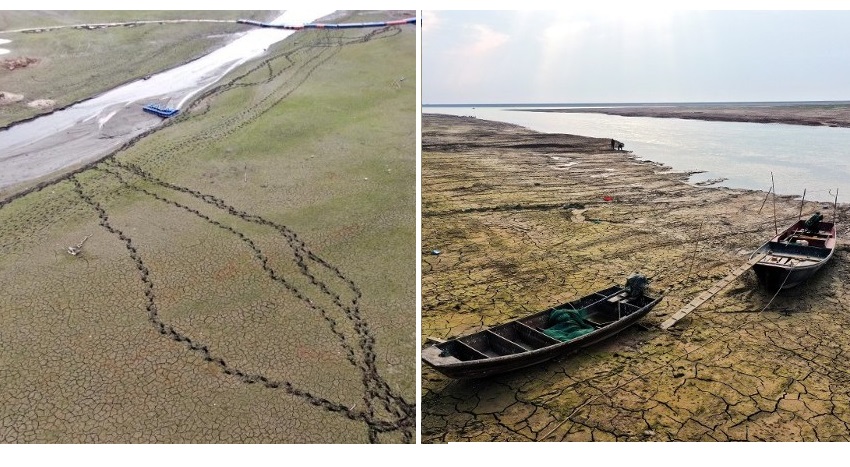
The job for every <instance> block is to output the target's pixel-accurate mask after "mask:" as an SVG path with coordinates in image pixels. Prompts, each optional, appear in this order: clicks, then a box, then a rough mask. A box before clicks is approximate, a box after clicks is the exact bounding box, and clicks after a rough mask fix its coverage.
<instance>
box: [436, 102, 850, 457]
mask: <svg viewBox="0 0 850 467" xmlns="http://www.w3.org/2000/svg"><path fill="white" fill-rule="evenodd" d="M422 164H423V167H422V193H423V195H422V242H423V246H422V248H423V256H422V307H423V310H422V331H423V336H422V341H421V342H420V343H421V344H424V343H425V339H426V338H428V337H436V338H448V337H454V336H457V335H460V334H465V333H468V332H471V331H474V330H477V329H480V328H482V327H484V326H490V325H493V324H495V323H499V322H503V321H506V320H508V319H510V318H514V317H519V316H521V315H525V314H528V313H531V312H533V311H537V310H540V309H543V308H546V307H547V306H549V305H552V304H556V303H562V302H566V301H569V300H571V299H573V298H576V297H579V296H582V295H585V294H587V293H589V292H590V291H593V290H598V289H602V288H604V287H606V286H608V285H611V284H614V283H622V282H624V281H625V279H626V277H627V276H628V275H629V274H630V273H632V272H635V271H639V272H641V273H643V274H646V275H648V276H649V277H651V278H652V279H653V282H652V287H653V289H654V290H655V291H656V293H657V292H659V291H663V290H666V291H667V293H666V296H665V298H664V300H663V301H662V302H661V304H659V305H658V306H657V307H656V308H655V309H654V310H653V311H652V312H651V313H650V314H649V315H648V316H647V317H646V318H645V319H644V320H642V324H643V325H644V326H645V329H644V328H641V327H634V328H632V329H630V330H627V331H625V332H623V333H622V334H620V335H619V336H617V337H615V338H613V339H611V340H609V341H607V342H604V343H601V344H599V345H596V346H593V347H590V348H588V349H585V350H583V351H581V352H579V353H577V354H573V355H570V356H567V357H563V358H560V359H558V360H555V361H552V362H550V363H547V364H543V365H539V366H536V367H532V368H528V369H524V370H520V371H517V372H514V373H510V374H506V375H503V376H498V377H494V378H490V379H487V380H471V381H455V380H451V379H448V378H446V377H444V376H442V375H440V374H439V373H437V372H435V371H433V370H432V369H429V368H428V367H427V366H425V367H423V370H422V386H423V390H422V416H423V419H422V440H423V442H426V443H442V442H451V441H532V440H533V441H590V440H595V441H604V440H634V441H671V440H680V441H707V440H719V441H728V440H771V441H799V440H810V441H813V440H821V441H825V440H847V439H848V438H850V436H848V428H850V402H848V401H850V398H848V392H850V389H848V382H850V372H848V370H846V366H845V362H846V361H847V358H848V357H849V356H850V337H848V336H847V334H846V332H845V329H846V328H847V326H848V325H850V314H848V311H850V293H848V290H847V288H846V285H845V284H847V283H848V281H850V267H848V265H847V259H848V249H847V247H846V246H845V244H844V242H845V241H846V239H847V236H848V229H847V227H846V226H841V225H839V247H838V249H837V251H836V253H835V257H834V258H833V259H832V261H831V262H830V263H829V264H828V265H827V266H826V267H825V268H824V269H822V270H821V271H820V272H819V273H818V274H817V275H816V276H815V277H814V278H813V279H811V280H810V281H809V282H808V283H806V284H804V285H803V286H801V287H798V288H795V289H791V290H788V291H783V292H781V293H779V294H778V295H777V296H775V297H774V294H773V293H771V292H769V291H767V290H764V289H762V288H761V287H760V286H759V285H758V283H757V281H756V278H755V275H754V274H753V273H752V271H748V272H747V273H745V274H744V275H743V276H741V277H740V278H739V279H737V280H736V281H735V282H733V283H732V284H731V285H730V286H729V287H727V288H726V289H724V290H723V291H721V292H720V293H718V294H717V295H716V296H715V297H714V298H713V299H712V300H710V301H708V302H707V303H705V304H704V305H702V307H700V308H699V309H698V310H697V311H695V312H694V313H692V314H691V315H690V316H689V317H687V318H685V319H684V320H682V321H680V322H679V323H678V324H677V325H676V326H675V327H673V328H672V329H671V331H670V332H667V331H661V330H659V329H658V325H659V324H660V323H661V322H663V321H664V320H665V319H666V318H667V317H669V316H670V315H671V314H672V313H674V312H675V311H677V310H678V309H679V308H681V307H682V306H683V305H685V304H686V303H688V302H689V301H690V300H691V299H692V298H693V297H695V296H696V295H697V294H698V293H699V292H701V291H703V290H705V289H708V288H709V287H710V286H711V285H712V284H714V283H715V282H716V281H718V280H719V279H721V278H723V277H724V276H725V275H726V274H727V273H728V272H729V271H731V270H732V269H734V268H735V267H737V266H739V265H741V264H742V263H744V262H745V261H746V259H747V257H748V255H749V253H750V252H751V251H753V250H754V249H755V248H757V247H758V246H759V245H761V243H763V242H764V241H765V240H766V239H767V238H770V237H771V236H772V235H773V233H774V218H773V206H772V204H771V203H770V201H769V200H768V203H767V204H765V205H764V206H763V204H764V201H765V193H764V192H760V191H748V190H735V189H727V188H705V187H695V186H692V185H689V184H687V183H685V181H684V180H686V178H687V174H682V173H673V172H670V171H669V170H667V169H666V168H665V167H663V166H660V165H658V164H655V163H651V162H645V161H638V160H636V159H635V158H633V157H632V156H631V154H629V153H627V152H616V151H612V150H611V149H610V140H606V139H594V138H584V137H577V136H568V135H558V134H540V133H535V132H533V131H530V130H526V129H524V128H520V127H517V126H513V125H509V124H504V123H497V122H489V121H482V120H476V119H473V118H462V117H451V116H437V115H425V116H423V154H422ZM608 199H610V201H608ZM799 208H800V205H799V199H794V198H791V197H785V198H782V197H780V198H777V201H776V212H777V218H778V223H779V226H780V228H781V227H783V226H785V225H786V224H789V225H790V223H791V221H792V220H794V219H796V218H797V215H798V212H799ZM815 210H822V212H824V213H825V215H826V218H827V219H829V218H831V216H832V209H831V208H830V209H824V206H823V205H821V204H818V203H807V204H806V206H805V208H804V211H803V212H804V215H805V214H807V213H810V212H813V211H815ZM839 211H840V212H839V213H838V218H839V222H840V220H841V219H845V218H846V216H847V213H848V208H847V206H846V205H841V204H840V205H839ZM699 231H701V234H700V235H699V241H698V243H697V248H695V242H696V240H697V232H699ZM432 250H440V254H439V255H433V254H431V252H432Z"/></svg>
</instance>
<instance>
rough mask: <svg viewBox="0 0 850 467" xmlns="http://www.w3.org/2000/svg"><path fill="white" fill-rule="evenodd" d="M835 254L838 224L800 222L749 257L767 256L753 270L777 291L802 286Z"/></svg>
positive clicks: (766, 284)
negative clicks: (801, 284) (802, 283)
mask: <svg viewBox="0 0 850 467" xmlns="http://www.w3.org/2000/svg"><path fill="white" fill-rule="evenodd" d="M807 223H808V224H809V225H808V226H807ZM834 252H835V224H834V223H832V222H819V221H815V222H812V219H809V220H808V221H804V220H802V219H801V220H799V221H797V222H796V223H795V224H794V225H792V226H791V227H788V228H787V229H785V231H784V232H782V233H780V234H779V235H777V236H775V237H773V238H772V239H771V240H770V241H768V242H767V243H765V244H764V245H762V246H761V247H759V249H757V250H756V251H754V252H753V254H752V255H750V258H751V259H752V258H755V257H756V256H759V255H762V254H764V255H765V256H764V258H762V259H760V260H759V262H758V263H756V264H754V265H753V271H755V273H756V276H758V278H759V281H760V282H761V283H762V284H764V285H765V286H766V287H767V288H770V289H773V290H777V289H789V288H791V287H794V286H796V285H799V284H800V283H801V282H803V281H805V280H806V279H808V278H809V277H811V276H812V275H813V274H814V273H816V272H817V271H818V270H819V269H820V268H821V267H823V265H824V264H826V262H827V261H829V259H830V258H832V254H833V253H834Z"/></svg>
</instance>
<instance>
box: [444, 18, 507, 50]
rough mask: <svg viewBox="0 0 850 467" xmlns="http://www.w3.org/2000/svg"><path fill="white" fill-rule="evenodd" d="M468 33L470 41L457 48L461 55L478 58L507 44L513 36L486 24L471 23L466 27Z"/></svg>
mask: <svg viewBox="0 0 850 467" xmlns="http://www.w3.org/2000/svg"><path fill="white" fill-rule="evenodd" d="M464 29H465V32H467V33H468V43H467V44H462V45H460V46H459V48H458V49H457V53H458V54H460V55H465V56H469V57H470V58H477V57H480V56H482V55H488V54H490V53H492V52H493V51H495V50H496V49H499V48H500V47H502V46H503V45H505V44H507V43H508V41H509V40H510V38H511V36H509V35H508V34H505V33H503V32H499V31H497V30H495V29H493V28H491V27H490V26H487V25H485V24H470V25H467V26H465V27H464Z"/></svg>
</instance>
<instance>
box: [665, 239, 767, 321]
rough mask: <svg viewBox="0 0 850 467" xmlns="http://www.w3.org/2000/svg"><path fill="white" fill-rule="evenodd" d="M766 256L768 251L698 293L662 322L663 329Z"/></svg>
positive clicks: (694, 308)
mask: <svg viewBox="0 0 850 467" xmlns="http://www.w3.org/2000/svg"><path fill="white" fill-rule="evenodd" d="M765 256H767V253H762V254H760V255H758V256H755V257H753V258H752V259H750V260H749V261H747V262H746V263H744V264H742V265H741V266H740V267H739V268H737V269H735V270H734V271H732V272H730V273H729V274H728V275H727V276H726V277H724V278H723V279H720V280H719V281H718V282H717V283H716V284H714V285H713V286H711V288H709V289H708V290H704V291H703V292H702V293H700V294H699V295H697V296H696V298H694V299H693V300H691V301H690V303H688V304H687V305H685V306H683V307H682V309H681V310H679V311H677V312H676V313H673V316H671V317H670V318H668V319H667V321H664V322H663V323H661V329H668V328H670V327H671V326H673V325H674V324H676V323H677V322H678V321H679V320H680V319H682V318H684V317H685V316H687V315H688V314H689V313H690V312H692V311H694V310H696V309H697V307H699V306H700V305H702V304H703V303H705V302H707V301H708V300H709V299H711V297H713V296H715V295H716V294H717V293H718V292H720V291H721V290H723V289H725V288H726V286H728V285H729V284H731V283H732V281H734V280H735V279H737V278H738V277H739V276H740V275H741V274H743V273H745V272H746V271H747V270H748V269H750V268H751V267H753V265H755V264H756V263H758V262H759V261H761V260H762V258H764V257H765Z"/></svg>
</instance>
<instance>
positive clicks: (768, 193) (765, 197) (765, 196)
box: [758, 186, 773, 214]
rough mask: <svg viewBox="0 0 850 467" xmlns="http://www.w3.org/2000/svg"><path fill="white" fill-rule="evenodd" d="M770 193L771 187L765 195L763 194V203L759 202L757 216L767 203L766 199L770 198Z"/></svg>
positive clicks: (771, 191)
mask: <svg viewBox="0 0 850 467" xmlns="http://www.w3.org/2000/svg"><path fill="white" fill-rule="evenodd" d="M771 193H773V187H772V186H771V187H770V188H768V189H767V193H765V194H764V201H762V202H761V207H760V208H759V212H758V213H759V214H761V210H762V209H764V205H765V203H767V197H768V196H770V194H771Z"/></svg>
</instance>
